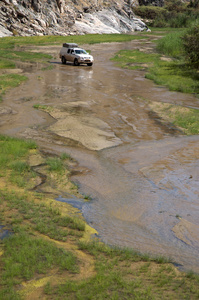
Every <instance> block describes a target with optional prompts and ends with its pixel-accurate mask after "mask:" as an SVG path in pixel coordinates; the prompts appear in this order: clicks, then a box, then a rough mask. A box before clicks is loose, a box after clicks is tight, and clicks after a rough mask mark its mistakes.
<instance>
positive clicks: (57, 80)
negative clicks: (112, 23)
mask: <svg viewBox="0 0 199 300" xmlns="http://www.w3.org/2000/svg"><path fill="white" fill-rule="evenodd" d="M145 47H147V48H153V43H151V42H146V41H144V40H142V41H139V42H138V41H132V42H128V43H112V44H108V43H107V44H99V45H92V46H90V45H89V46H88V45H85V47H84V48H86V49H88V48H89V49H91V51H92V54H93V56H94V58H95V63H94V65H93V67H87V66H79V67H74V66H73V65H71V64H69V63H68V64H66V65H62V64H61V62H60V61H59V58H58V52H59V48H60V47H57V46H53V47H49V46H48V47H43V48H42V52H43V51H45V52H48V53H51V54H54V59H52V61H51V62H50V63H51V64H52V65H53V66H54V68H53V69H52V70H46V71H41V70H39V69H38V68H37V66H35V67H30V66H29V65H27V66H25V65H24V64H23V65H20V64H19V66H18V68H19V69H22V70H23V72H24V73H25V74H26V75H27V76H28V77H29V80H28V81H27V82H26V83H24V84H22V85H21V86H20V87H18V88H15V89H13V90H11V91H9V92H8V93H7V94H6V96H5V97H4V101H3V102H2V103H0V116H1V118H0V132H1V133H4V134H7V135H11V136H19V137H23V138H31V139H35V140H36V141H37V143H38V144H39V145H40V146H41V148H42V149H45V150H48V151H49V152H51V153H56V154H61V153H63V152H67V153H69V154H71V156H72V157H74V158H75V159H76V160H77V161H78V167H77V168H76V170H74V175H73V177H72V179H73V180H74V181H76V182H78V184H79V186H80V191H81V192H82V193H83V194H86V195H90V196H91V198H92V201H90V202H85V204H83V205H82V204H81V209H82V212H83V215H84V217H85V218H86V220H87V221H88V223H89V224H91V226H92V227H94V228H95V229H96V230H97V231H98V233H99V236H100V237H101V238H102V240H103V241H105V242H106V243H108V244H111V245H118V246H121V247H132V248H134V249H137V250H139V251H141V252H147V253H150V254H153V255H165V256H167V257H170V258H171V259H172V260H173V261H175V263H176V264H178V265H179V266H180V267H181V268H182V269H186V270H189V269H192V270H194V271H196V272H199V137H198V136H190V137H186V136H183V135H181V134H180V133H179V131H178V130H176V129H175V128H173V127H172V128H171V127H169V126H166V125H163V124H162V123H161V120H159V119H157V116H154V115H153V114H151V111H150V108H149V106H148V101H159V102H168V103H173V104H177V105H184V106H189V107H195V108H199V100H197V99H196V98H195V97H194V96H192V95H185V94H181V93H177V92H170V91H168V90H167V89H166V88H164V87H160V86H156V85H154V83H153V82H151V81H150V80H147V79H145V73H144V72H143V71H131V70H125V69H120V68H118V67H116V66H115V65H114V63H113V62H111V61H110V58H111V57H113V55H114V53H115V52H117V51H118V50H121V49H137V48H139V49H140V48H145ZM35 104H41V105H50V106H53V107H54V110H53V111H52V112H51V113H50V114H47V113H45V112H43V111H39V110H36V109H34V108H33V105H35ZM61 196H62V195H60V198H61Z"/></svg>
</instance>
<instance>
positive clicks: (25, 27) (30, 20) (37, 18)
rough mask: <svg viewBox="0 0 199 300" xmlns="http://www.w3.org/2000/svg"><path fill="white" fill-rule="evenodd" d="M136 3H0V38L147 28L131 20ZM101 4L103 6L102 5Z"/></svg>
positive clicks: (123, 0)
mask: <svg viewBox="0 0 199 300" xmlns="http://www.w3.org/2000/svg"><path fill="white" fill-rule="evenodd" d="M135 1H138V0H117V1H116V0H110V1H105V0H104V1H103V2H102V1H98V2H100V4H99V5H98V4H96V3H97V1H96V0H90V1H89V0H84V2H83V1H82V0H71V1H65V0H56V1H55V0H26V1H25V0H1V1H0V37H3V36H11V35H13V34H14V35H22V36H26V35H42V34H43V35H46V34H48V35H54V34H56V35H69V34H70V35H71V34H84V33H125V32H129V31H136V30H144V29H147V26H146V25H145V24H144V23H143V22H141V21H140V20H139V19H134V18H133V16H134V14H133V10H132V7H133V5H134V4H135V3H136V2H135ZM102 3H103V4H104V7H103V5H102Z"/></svg>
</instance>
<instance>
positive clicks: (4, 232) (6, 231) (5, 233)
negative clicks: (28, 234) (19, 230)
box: [0, 225, 13, 240]
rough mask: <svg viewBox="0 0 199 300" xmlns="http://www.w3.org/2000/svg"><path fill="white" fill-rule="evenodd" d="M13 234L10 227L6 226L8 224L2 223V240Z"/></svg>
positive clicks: (0, 236) (0, 230) (0, 235)
mask: <svg viewBox="0 0 199 300" xmlns="http://www.w3.org/2000/svg"><path fill="white" fill-rule="evenodd" d="M12 234H13V232H12V231H11V230H10V229H8V228H6V226H3V225H0V240H3V239H5V238H7V237H9V236H10V235H12Z"/></svg>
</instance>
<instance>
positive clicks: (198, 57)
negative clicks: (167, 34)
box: [182, 25, 199, 68]
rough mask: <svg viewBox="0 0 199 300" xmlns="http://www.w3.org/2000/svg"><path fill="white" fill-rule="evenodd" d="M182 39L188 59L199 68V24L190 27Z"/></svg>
mask: <svg viewBox="0 0 199 300" xmlns="http://www.w3.org/2000/svg"><path fill="white" fill-rule="evenodd" d="M182 41H183V47H184V51H185V56H186V58H187V60H188V61H189V62H190V64H191V65H192V66H193V67H194V68H199V25H195V26H193V27H192V28H190V29H188V30H187V31H186V33H185V34H184V35H183V36H182Z"/></svg>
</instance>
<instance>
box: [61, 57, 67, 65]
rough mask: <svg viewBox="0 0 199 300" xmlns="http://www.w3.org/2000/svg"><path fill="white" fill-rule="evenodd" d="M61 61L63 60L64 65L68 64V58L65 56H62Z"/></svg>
mask: <svg viewBox="0 0 199 300" xmlns="http://www.w3.org/2000/svg"><path fill="white" fill-rule="evenodd" d="M61 62H62V64H63V65H65V64H66V59H65V57H64V56H62V57H61Z"/></svg>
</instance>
